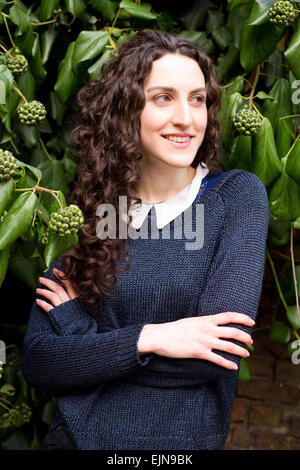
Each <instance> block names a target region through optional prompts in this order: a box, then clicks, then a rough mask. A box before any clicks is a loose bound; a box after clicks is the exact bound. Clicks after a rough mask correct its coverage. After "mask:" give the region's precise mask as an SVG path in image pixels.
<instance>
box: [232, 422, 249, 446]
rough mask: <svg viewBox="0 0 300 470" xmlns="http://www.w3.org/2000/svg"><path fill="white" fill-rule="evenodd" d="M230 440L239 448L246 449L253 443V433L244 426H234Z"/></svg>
mask: <svg viewBox="0 0 300 470" xmlns="http://www.w3.org/2000/svg"><path fill="white" fill-rule="evenodd" d="M231 442H232V445H234V446H235V448H237V449H239V450H248V449H251V448H252V446H253V444H254V435H253V434H252V433H251V432H250V431H248V429H245V428H244V427H236V428H235V429H234V430H233V436H232V440H231Z"/></svg>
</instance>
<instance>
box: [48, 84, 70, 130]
mask: <svg viewBox="0 0 300 470" xmlns="http://www.w3.org/2000/svg"><path fill="white" fill-rule="evenodd" d="M49 99H50V111H51V116H52V117H53V119H55V120H56V123H57V125H58V126H61V125H62V123H63V118H64V114H65V112H66V111H67V109H68V108H67V106H65V105H63V104H61V102H60V101H59V99H58V97H57V95H56V93H54V92H53V91H51V92H50V97H49Z"/></svg>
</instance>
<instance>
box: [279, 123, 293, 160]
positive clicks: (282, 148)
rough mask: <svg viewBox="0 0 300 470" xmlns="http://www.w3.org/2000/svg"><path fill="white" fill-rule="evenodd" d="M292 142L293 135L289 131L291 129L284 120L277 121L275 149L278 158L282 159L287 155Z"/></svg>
mask: <svg viewBox="0 0 300 470" xmlns="http://www.w3.org/2000/svg"><path fill="white" fill-rule="evenodd" d="M293 140H294V133H293V132H292V131H291V128H290V127H289V126H288V125H287V123H286V119H279V120H278V126H277V137H276V147H277V152H278V156H279V158H283V157H285V156H286V155H287V153H288V151H289V150H290V148H291V145H292V142H293ZM288 162H289V160H288Z"/></svg>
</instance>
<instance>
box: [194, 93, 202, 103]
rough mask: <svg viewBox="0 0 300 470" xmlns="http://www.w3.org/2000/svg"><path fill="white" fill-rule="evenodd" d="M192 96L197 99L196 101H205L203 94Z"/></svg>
mask: <svg viewBox="0 0 300 470" xmlns="http://www.w3.org/2000/svg"><path fill="white" fill-rule="evenodd" d="M194 98H198V99H199V101H198V103H204V102H205V96H203V95H198V96H194Z"/></svg>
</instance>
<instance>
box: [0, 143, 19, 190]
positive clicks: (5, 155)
mask: <svg viewBox="0 0 300 470" xmlns="http://www.w3.org/2000/svg"><path fill="white" fill-rule="evenodd" d="M17 168H18V165H17V163H16V159H15V157H14V156H13V154H12V153H11V152H9V150H2V149H0V182H1V181H8V180H9V179H10V178H12V177H13V175H14V174H15V170H16V169H17Z"/></svg>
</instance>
